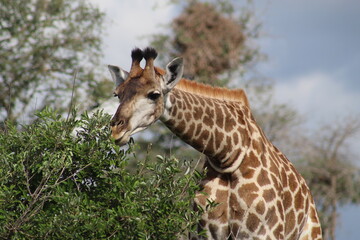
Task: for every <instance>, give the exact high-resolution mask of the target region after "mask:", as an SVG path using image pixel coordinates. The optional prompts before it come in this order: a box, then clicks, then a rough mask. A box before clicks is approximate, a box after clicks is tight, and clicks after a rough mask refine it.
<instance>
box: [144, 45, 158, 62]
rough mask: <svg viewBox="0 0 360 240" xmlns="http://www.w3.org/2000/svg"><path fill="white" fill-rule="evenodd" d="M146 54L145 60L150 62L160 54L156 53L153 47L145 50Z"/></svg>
mask: <svg viewBox="0 0 360 240" xmlns="http://www.w3.org/2000/svg"><path fill="white" fill-rule="evenodd" d="M143 53H144V58H145V60H146V61H147V60H149V59H155V58H156V57H157V55H158V53H157V52H156V50H155V49H154V48H152V47H147V48H145V49H144V51H143Z"/></svg>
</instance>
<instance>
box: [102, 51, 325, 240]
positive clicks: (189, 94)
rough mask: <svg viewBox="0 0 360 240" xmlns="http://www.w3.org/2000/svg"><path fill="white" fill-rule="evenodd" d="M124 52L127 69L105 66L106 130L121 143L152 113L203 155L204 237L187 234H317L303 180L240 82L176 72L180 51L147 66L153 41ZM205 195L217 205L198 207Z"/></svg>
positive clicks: (312, 236)
mask: <svg viewBox="0 0 360 240" xmlns="http://www.w3.org/2000/svg"><path fill="white" fill-rule="evenodd" d="M131 57H132V64H131V69H130V72H126V71H125V70H123V69H121V68H119V67H116V66H112V65H109V66H108V67H109V70H110V73H111V75H112V78H113V79H114V80H115V82H116V85H117V87H116V89H115V92H114V95H115V96H117V97H118V98H119V102H120V104H119V106H118V108H117V111H116V113H115V114H114V116H113V118H112V119H111V122H110V126H111V131H112V137H113V138H114V139H115V142H116V143H117V144H119V145H124V144H126V143H127V142H128V141H129V139H130V136H131V135H132V134H134V133H136V132H139V131H142V130H144V129H146V128H147V127H148V126H150V125H151V124H153V123H154V122H155V121H157V120H160V121H162V122H163V123H164V124H165V125H166V126H167V127H168V128H169V129H170V130H171V131H172V132H173V133H174V134H175V135H177V136H178V137H179V138H181V139H182V140H183V141H184V142H186V143H188V144H189V145H191V146H192V147H193V148H195V149H196V150H198V151H199V152H201V153H203V154H204V155H205V156H206V162H205V168H206V169H207V171H206V176H205V178H204V179H203V180H202V181H201V183H200V185H201V188H202V193H198V194H197V195H196V197H195V199H194V202H195V207H196V208H197V209H199V208H202V209H203V210H204V213H203V215H202V218H201V220H200V222H199V230H205V231H206V237H198V236H193V237H192V238H191V239H203V238H204V239H300V240H305V239H322V233H321V226H320V222H319V218H318V216H317V212H316V208H315V204H314V200H313V198H312V195H311V193H310V190H309V188H308V186H307V185H306V183H305V180H304V179H303V177H302V176H301V175H300V174H299V173H298V172H297V170H296V169H295V168H294V166H293V164H292V163H291V162H290V161H289V160H288V159H287V158H286V157H285V155H284V154H282V153H281V152H280V151H279V150H278V149H277V148H276V147H275V146H274V145H273V144H272V143H271V142H270V141H269V140H268V139H267V138H266V136H265V134H264V132H263V131H262V130H261V129H260V127H259V125H258V124H257V123H256V121H255V119H254V117H253V115H252V113H251V110H250V106H249V102H248V99H247V97H246V94H245V92H244V91H243V90H242V89H237V90H229V89H225V88H215V87H211V86H208V85H204V84H200V83H196V82H194V81H190V80H187V79H184V78H182V74H183V65H184V64H183V59H182V58H175V59H174V60H172V61H171V62H170V63H168V64H167V66H166V69H165V70H163V69H161V68H158V67H155V66H154V59H155V58H156V57H157V52H156V50H155V49H153V48H146V49H144V50H143V51H142V50H140V49H138V48H136V49H134V50H133V51H132V53H131ZM143 58H144V59H145V61H146V64H145V67H144V68H142V67H140V62H141V61H142V59H143ZM204 193H205V194H204ZM208 200H210V201H214V202H216V203H217V205H216V206H215V207H214V208H211V209H210V210H206V209H207V208H206V206H207V204H208Z"/></svg>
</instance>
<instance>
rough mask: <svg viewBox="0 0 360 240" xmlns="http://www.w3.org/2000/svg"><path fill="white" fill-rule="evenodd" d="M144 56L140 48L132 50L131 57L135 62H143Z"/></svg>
mask: <svg viewBox="0 0 360 240" xmlns="http://www.w3.org/2000/svg"><path fill="white" fill-rule="evenodd" d="M143 57H144V54H143V51H142V50H141V49H140V48H135V49H133V50H132V51H131V59H132V61H133V62H141V60H142V59H143Z"/></svg>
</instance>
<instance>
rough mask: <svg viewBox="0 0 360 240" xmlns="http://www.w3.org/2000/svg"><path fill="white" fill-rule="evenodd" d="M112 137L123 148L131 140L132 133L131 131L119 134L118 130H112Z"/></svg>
mask: <svg viewBox="0 0 360 240" xmlns="http://www.w3.org/2000/svg"><path fill="white" fill-rule="evenodd" d="M111 137H112V139H114V140H115V144H116V145H119V146H123V145H125V144H126V143H128V142H129V140H130V132H129V131H122V132H117V131H116V129H112V131H111Z"/></svg>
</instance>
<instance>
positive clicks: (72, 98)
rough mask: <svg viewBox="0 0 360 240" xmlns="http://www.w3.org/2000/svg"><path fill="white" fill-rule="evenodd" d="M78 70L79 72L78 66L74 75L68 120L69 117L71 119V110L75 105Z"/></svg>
mask: <svg viewBox="0 0 360 240" xmlns="http://www.w3.org/2000/svg"><path fill="white" fill-rule="evenodd" d="M78 72H79V69H78V68H77V69H75V72H74V77H73V86H72V91H71V99H70V106H69V111H68V115H67V117H66V121H68V119H69V116H70V112H71V109H72V105H73V100H74V92H75V81H76V77H77V74H78Z"/></svg>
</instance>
